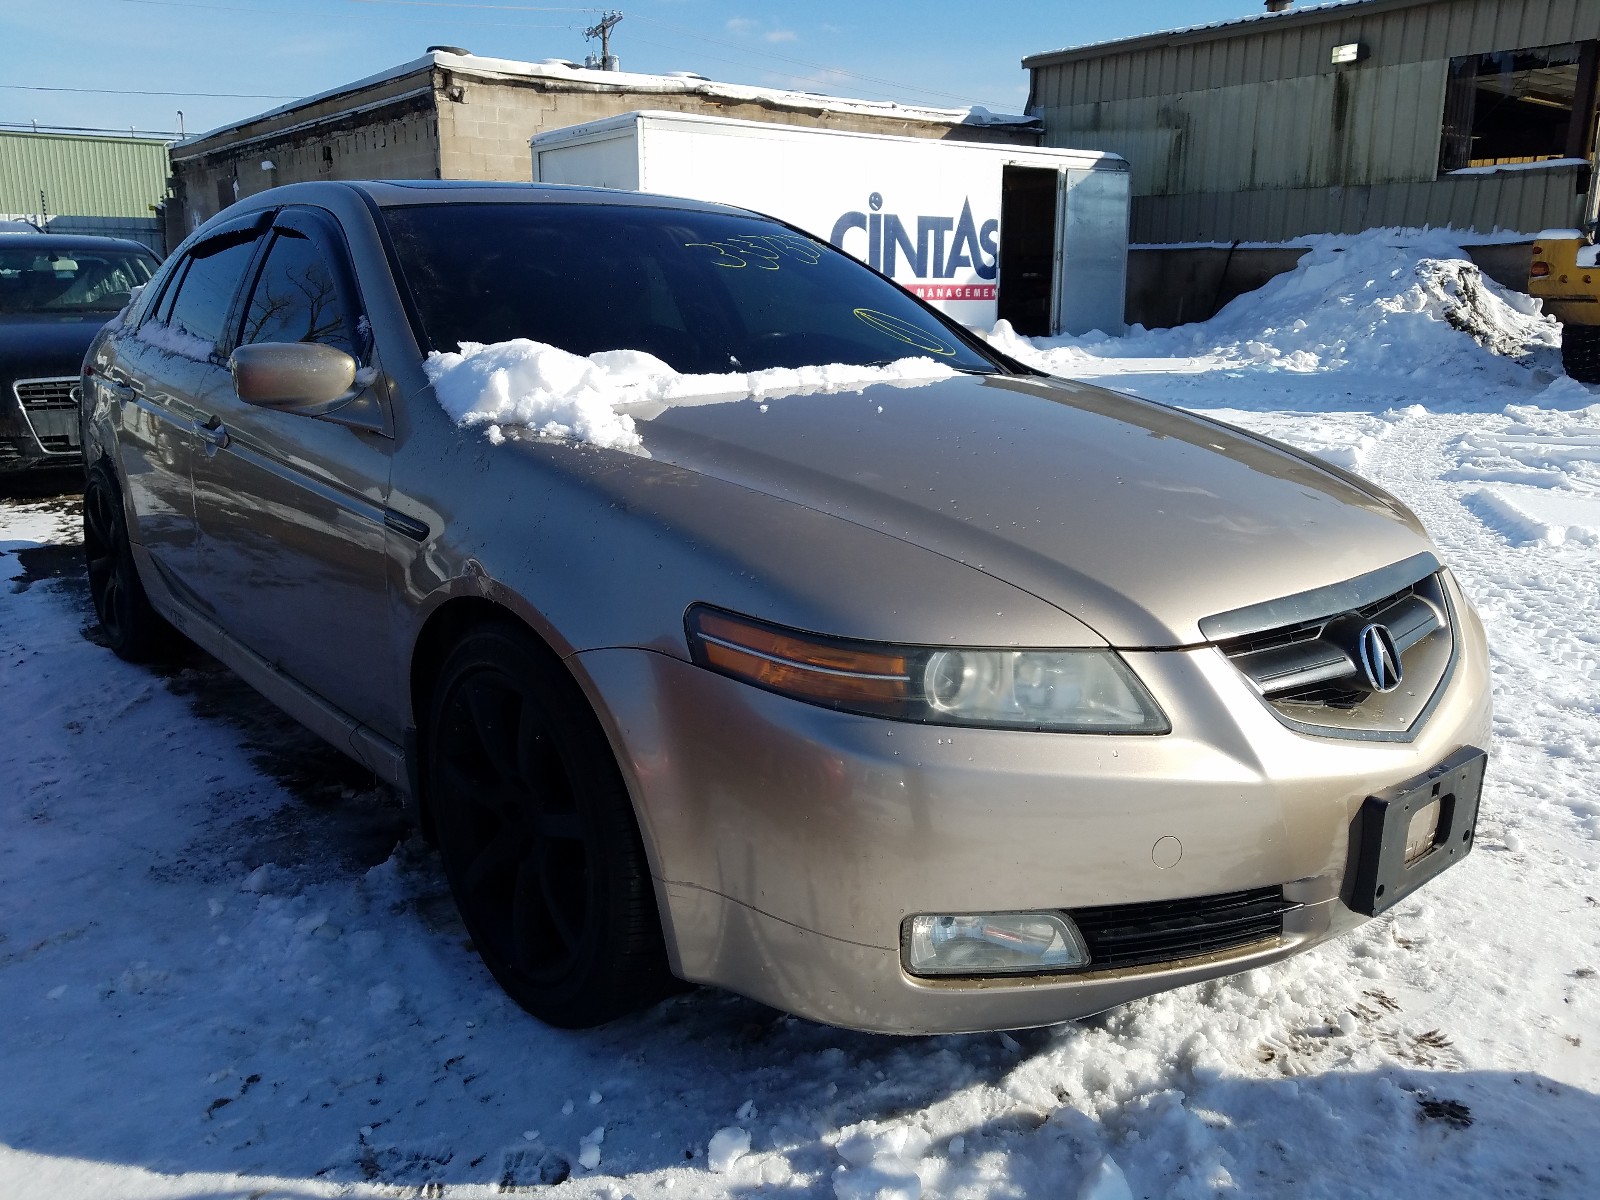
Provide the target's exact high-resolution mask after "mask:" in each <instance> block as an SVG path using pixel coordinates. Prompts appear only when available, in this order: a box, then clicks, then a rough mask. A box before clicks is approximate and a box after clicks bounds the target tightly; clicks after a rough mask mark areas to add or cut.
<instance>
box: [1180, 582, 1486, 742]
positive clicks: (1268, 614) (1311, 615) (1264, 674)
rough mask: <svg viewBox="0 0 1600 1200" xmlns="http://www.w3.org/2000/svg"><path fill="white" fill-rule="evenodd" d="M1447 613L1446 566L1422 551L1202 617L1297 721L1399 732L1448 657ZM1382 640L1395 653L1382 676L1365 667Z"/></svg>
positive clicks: (1323, 729) (1355, 731)
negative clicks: (1299, 590)
mask: <svg viewBox="0 0 1600 1200" xmlns="http://www.w3.org/2000/svg"><path fill="white" fill-rule="evenodd" d="M1453 614H1454V610H1453V607H1452V604H1451V601H1450V598H1449V595H1448V592H1447V588H1446V584H1445V579H1444V572H1443V571H1441V570H1440V568H1439V563H1438V561H1437V560H1436V559H1435V558H1434V557H1433V556H1432V555H1430V554H1424V555H1418V556H1417V557H1416V558H1414V559H1408V560H1407V561H1406V562H1403V563H1396V564H1395V565H1394V566H1392V567H1387V568H1384V569H1382V570H1379V571H1374V572H1372V573H1371V574H1369V575H1363V576H1360V577H1359V578H1356V579H1352V580H1349V581H1347V582H1345V583H1342V584H1336V585H1334V586H1332V587H1329V588H1322V589H1319V590H1318V591H1315V592H1306V593H1302V594H1300V595H1297V596H1290V597H1286V598H1285V599H1283V600H1279V601H1272V602H1269V603H1266V604H1260V605H1255V606H1253V607H1251V608H1248V609H1240V610H1237V611H1235V612H1232V613H1223V614H1221V615H1219V616H1216V617H1208V618H1206V619H1205V620H1204V621H1202V622H1201V623H1200V624H1201V631H1202V632H1205V633H1207V634H1208V636H1210V637H1211V639H1212V641H1213V643H1214V644H1215V645H1216V647H1217V649H1218V650H1220V651H1221V652H1222V653H1223V654H1225V655H1226V656H1227V657H1228V660H1229V661H1230V662H1231V663H1233V665H1234V666H1235V667H1237V668H1238V669H1239V673H1240V674H1242V675H1243V676H1244V677H1245V679H1246V680H1248V681H1249V683H1250V685H1251V687H1252V688H1254V690H1255V691H1256V692H1257V693H1258V694H1259V695H1260V696H1261V698H1262V699H1263V700H1264V701H1265V702H1266V703H1267V704H1268V705H1269V706H1271V708H1272V709H1273V711H1274V712H1276V713H1277V714H1278V716H1279V717H1280V718H1282V719H1283V720H1285V721H1286V722H1288V723H1289V724H1291V725H1293V726H1295V727H1296V728H1304V729H1306V730H1307V731H1308V732H1313V733H1326V734H1329V735H1335V736H1347V737H1380V738H1389V739H1395V738H1402V739H1403V738H1405V737H1408V736H1410V734H1411V732H1412V730H1413V729H1414V728H1415V727H1416V725H1417V723H1418V722H1419V721H1420V719H1421V718H1422V716H1423V714H1425V713H1426V712H1427V711H1428V709H1429V706H1430V704H1431V702H1432V699H1433V697H1434V696H1435V695H1436V694H1437V693H1438V691H1439V688H1440V686H1441V685H1442V684H1443V682H1444V681H1445V679H1446V678H1447V677H1448V675H1449V672H1450V668H1451V666H1452V664H1453V663H1454V661H1455V630H1454V628H1453V623H1454V615H1453ZM1383 638H1387V639H1388V643H1389V645H1390V646H1391V647H1392V650H1393V655H1392V656H1391V657H1392V658H1393V659H1394V660H1395V661H1393V662H1390V663H1389V664H1388V665H1389V667H1390V668H1391V669H1390V670H1389V671H1388V672H1387V673H1386V677H1385V678H1382V679H1380V678H1378V677H1377V676H1375V675H1374V673H1373V672H1372V670H1371V669H1370V668H1371V666H1372V665H1373V660H1374V659H1375V658H1382V657H1383V654H1382V651H1381V649H1380V647H1381V642H1382V639H1383ZM1395 666H1398V667H1399V668H1400V669H1399V671H1398V678H1396V677H1395V675H1396V673H1395V672H1394V671H1393V670H1392V668H1393V667H1395ZM1378 674H1379V675H1385V673H1384V672H1382V671H1380V672H1379V673H1378Z"/></svg>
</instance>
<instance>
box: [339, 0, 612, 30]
mask: <svg viewBox="0 0 1600 1200" xmlns="http://www.w3.org/2000/svg"><path fill="white" fill-rule="evenodd" d="M351 3H353V4H398V5H402V6H404V7H406V8H490V9H494V10H495V11H497V12H555V13H597V12H599V11H601V10H600V9H598V8H548V7H545V6H543V5H537V4H462V3H456V2H454V0H351ZM525 28H529V29H565V28H566V26H565V25H531V26H525Z"/></svg>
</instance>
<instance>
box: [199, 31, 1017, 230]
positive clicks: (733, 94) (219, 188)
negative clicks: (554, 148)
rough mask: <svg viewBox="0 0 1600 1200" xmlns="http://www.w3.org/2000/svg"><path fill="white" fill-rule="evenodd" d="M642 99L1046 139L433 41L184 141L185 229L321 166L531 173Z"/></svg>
mask: <svg viewBox="0 0 1600 1200" xmlns="http://www.w3.org/2000/svg"><path fill="white" fill-rule="evenodd" d="M636 109H669V110H672V111H675V112H687V113H701V114H707V115H717V116H726V117H740V118H744V119H746V120H756V121H777V122H781V123H786V124H790V125H813V126H820V127H824V128H829V129H846V130H855V131H859V132H865V133H897V134H908V135H912V136H918V137H932V138H955V139H963V140H970V141H993V142H1012V143H1020V144H1022V145H1028V146H1032V145H1037V144H1038V140H1039V124H1038V122H1037V121H1035V120H1034V119H1033V118H1031V117H1027V116H1022V115H1005V114H998V113H988V112H985V111H984V110H982V109H941V108H924V107H920V106H916V105H904V104H895V103H891V102H888V101H877V100H852V99H846V98H844V97H836V96H823V95H818V94H816V93H812V92H789V91H780V90H775V89H771V88H756V87H746V86H742V85H737V84H726V83H718V82H715V81H713V80H709V79H706V78H705V77H703V76H700V75H693V74H690V73H688V72H682V73H679V74H676V75H641V74H633V73H628V72H624V71H620V70H614V69H604V68H590V67H584V66H580V65H579V64H577V63H571V62H565V61H562V60H555V59H551V60H548V61H545V62H539V63H526V62H515V61H511V60H508V59H496V58H483V57H479V56H477V55H474V54H469V53H467V52H466V51H464V50H453V49H443V48H440V47H434V48H431V49H430V50H429V51H428V53H427V54H426V55H424V56H423V57H422V58H419V59H415V60H413V61H412V62H409V63H405V64H403V65H401V66H398V67H395V68H394V69H392V70H390V71H385V72H383V73H381V74H379V75H374V76H372V77H370V78H367V79H362V80H358V81H356V82H354V83H350V84H346V85H345V86H343V87H339V88H335V89H333V90H331V91H328V92H324V93H322V94H321V95H317V96H310V97H307V98H306V99H304V100H297V101H295V102H294V103H292V104H288V105H285V106H284V107H282V108H279V109H275V110H273V111H272V112H268V113H263V114H261V115H260V116H256V117H251V118H249V119H248V120H244V121H240V122H237V123H236V124H233V125H230V126H227V127H225V128H222V129H216V130H212V131H211V132H209V133H205V134H201V135H200V136H198V137H193V138H190V139H188V140H187V141H183V142H179V143H178V144H177V145H175V146H173V148H172V170H173V186H174V193H175V198H176V203H175V204H174V205H173V209H174V213H175V216H176V218H177V219H176V220H175V221H174V227H173V228H172V230H171V231H170V232H171V233H172V234H173V235H174V236H182V235H183V234H186V233H187V232H188V231H189V230H190V229H192V228H193V227H194V226H195V225H198V224H199V223H200V222H201V221H203V220H205V219H206V218H207V217H210V216H212V215H214V214H215V213H217V212H219V211H220V210H221V209H223V208H225V207H226V206H227V205H229V204H231V203H233V201H234V200H235V199H236V198H238V197H242V196H248V195H251V194H253V193H255V192H259V191H261V190H263V189H265V188H268V187H271V186H273V185H275V184H281V183H297V182H301V181H304V180H313V179H374V178H376V179H488V180H508V181H525V180H527V179H528V178H529V175H530V171H529V162H528V139H529V138H530V137H532V136H533V135H534V134H537V133H540V132H543V131H545V130H549V129H557V128H561V127H564V126H568V125H577V124H580V123H582V122H585V121H594V120H599V119H601V118H604V117H613V116H618V115H620V114H622V113H627V112H631V111H633V110H636Z"/></svg>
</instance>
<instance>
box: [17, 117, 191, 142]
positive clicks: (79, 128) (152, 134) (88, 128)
mask: <svg viewBox="0 0 1600 1200" xmlns="http://www.w3.org/2000/svg"><path fill="white" fill-rule="evenodd" d="M0 129H16V130H20V131H22V132H23V133H111V134H116V135H117V136H118V137H125V138H150V139H169V138H175V137H177V136H178V133H177V131H176V130H172V129H139V130H135V129H127V128H124V129H106V128H104V127H103V126H99V125H41V124H39V122H38V121H0Z"/></svg>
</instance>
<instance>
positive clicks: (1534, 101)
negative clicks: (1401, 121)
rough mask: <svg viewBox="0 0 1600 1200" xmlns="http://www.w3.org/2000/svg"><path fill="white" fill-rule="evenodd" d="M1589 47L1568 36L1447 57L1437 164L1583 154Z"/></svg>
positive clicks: (1588, 118)
mask: <svg viewBox="0 0 1600 1200" xmlns="http://www.w3.org/2000/svg"><path fill="white" fill-rule="evenodd" d="M1597 50H1600V43H1596V42H1569V43H1567V44H1566V45H1564V46H1538V47H1534V48H1532V49H1527V50H1498V51H1495V52H1494V53H1492V54H1469V55H1467V56H1465V57H1463V58H1453V59H1451V60H1450V80H1449V85H1448V87H1447V88H1446V91H1445V106H1444V138H1443V141H1442V143H1441V146H1440V152H1439V169H1440V170H1441V171H1456V170H1460V169H1461V168H1463V167H1496V166H1507V165H1511V164H1514V163H1531V162H1544V161H1547V160H1549V159H1555V158H1588V157H1589V156H1590V154H1591V153H1592V152H1593V149H1594V130H1595V77H1596V59H1597Z"/></svg>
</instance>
